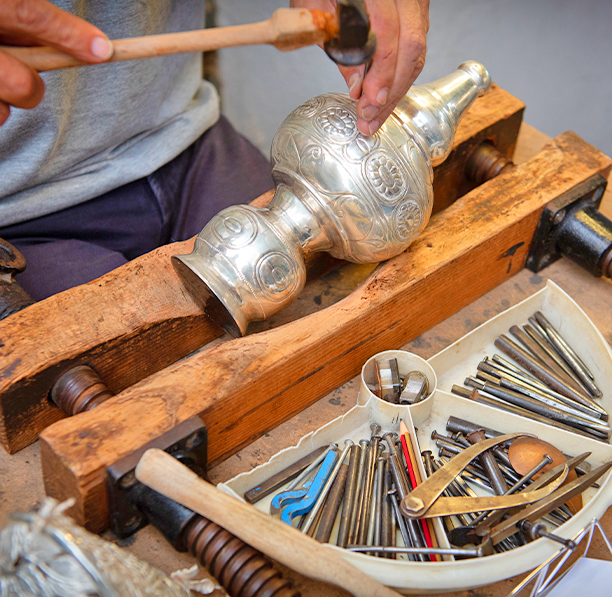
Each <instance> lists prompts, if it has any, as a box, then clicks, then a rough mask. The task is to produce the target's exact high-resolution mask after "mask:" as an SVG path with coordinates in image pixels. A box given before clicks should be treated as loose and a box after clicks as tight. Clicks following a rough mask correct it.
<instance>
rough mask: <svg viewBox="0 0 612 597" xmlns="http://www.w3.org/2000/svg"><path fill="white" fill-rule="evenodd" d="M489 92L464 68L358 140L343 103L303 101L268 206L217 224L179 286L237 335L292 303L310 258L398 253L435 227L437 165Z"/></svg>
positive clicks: (332, 96)
mask: <svg viewBox="0 0 612 597" xmlns="http://www.w3.org/2000/svg"><path fill="white" fill-rule="evenodd" d="M490 86H491V79H490V77H489V74H488V72H487V71H486V69H485V68H484V67H483V66H482V65H481V64H479V63H477V62H465V63H463V64H462V65H461V66H460V67H459V69H458V70H457V71H455V72H454V73H452V74H450V75H448V76H446V77H444V78H442V79H440V80H438V81H436V82H434V83H431V84H429V85H419V86H414V87H412V88H411V89H410V91H409V92H408V94H407V95H406V96H405V97H404V98H402V99H401V100H400V102H399V104H398V106H397V108H396V109H395V111H394V112H393V114H392V115H391V117H390V118H389V119H387V121H386V122H385V123H384V124H383V126H382V127H381V129H380V130H379V131H378V132H377V133H376V134H375V135H372V136H369V137H366V136H364V135H362V134H361V133H359V131H358V129H357V116H356V114H355V102H354V101H353V100H351V99H350V98H349V96H348V95H345V94H339V93H328V94H325V95H320V96H318V97H315V98H313V99H311V100H309V101H307V102H306V103H304V104H303V105H301V106H300V107H299V108H297V109H296V110H294V111H293V112H292V113H291V114H290V115H289V116H288V117H287V119H286V120H285V121H284V122H283V124H281V126H280V128H279V129H278V131H277V133H276V136H275V137H274V141H273V144H272V151H271V159H272V164H273V172H272V176H273V179H274V182H275V185H276V192H275V195H274V199H273V200H272V202H271V204H270V206H269V208H267V209H256V208H253V207H250V206H246V205H238V206H233V207H229V208H227V209H224V210H223V211H221V212H220V213H219V214H217V215H216V216H215V217H214V218H213V219H212V220H211V221H210V222H209V223H208V225H207V226H206V227H205V228H204V230H202V232H201V233H200V234H199V235H198V237H197V238H196V242H195V247H194V250H193V252H192V253H191V254H189V255H176V256H174V257H173V258H172V261H173V265H174V267H175V269H176V270H177V272H178V274H179V275H180V276H181V278H182V280H183V283H184V284H185V286H186V287H187V289H188V290H189V292H190V293H191V294H192V296H193V297H194V298H195V299H196V300H197V301H198V302H199V303H200V304H201V305H202V306H203V307H204V309H205V310H206V311H207V314H208V315H209V316H210V317H211V318H213V319H214V320H216V321H217V322H218V323H220V324H221V325H223V327H224V328H225V329H226V330H227V331H228V332H229V333H231V334H233V335H235V336H237V335H241V334H244V333H245V331H246V328H247V326H248V323H249V322H250V321H253V320H261V319H265V318H266V317H269V316H270V315H272V314H273V313H275V312H277V311H279V310H280V309H282V308H283V307H285V306H286V305H287V304H289V303H290V302H291V301H292V300H294V299H295V298H296V297H297V295H298V294H299V293H300V291H301V289H302V288H303V286H304V283H305V280H306V270H305V267H304V254H306V253H310V252H315V251H327V252H329V253H331V254H332V255H333V256H334V257H337V258H340V259H345V260H348V261H353V262H356V263H376V262H379V261H382V260H385V259H389V258H391V257H393V256H395V255H398V254H399V253H401V252H402V251H404V250H405V249H406V248H407V247H408V245H409V244H410V243H411V242H412V240H413V239H414V238H415V237H416V236H417V235H418V234H419V233H420V232H421V230H422V229H423V228H424V227H425V226H426V224H427V222H428V221H429V217H430V215H431V210H432V205H433V188H432V181H433V170H432V167H433V166H436V165H437V164H439V163H441V162H442V161H443V160H444V159H445V158H446V156H447V155H448V154H449V153H450V151H451V149H452V145H453V137H454V133H455V130H456V128H457V125H458V124H459V121H460V120H461V118H462V116H463V115H464V114H465V112H466V110H467V109H468V108H469V107H470V105H471V104H472V102H473V101H474V100H475V99H476V98H477V97H479V96H480V95H482V94H483V93H485V92H486V91H487V90H488V89H489V88H490Z"/></svg>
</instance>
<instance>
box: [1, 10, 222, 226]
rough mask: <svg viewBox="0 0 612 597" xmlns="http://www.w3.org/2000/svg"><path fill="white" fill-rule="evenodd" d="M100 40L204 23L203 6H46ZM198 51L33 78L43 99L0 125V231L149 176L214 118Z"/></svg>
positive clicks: (215, 105)
mask: <svg viewBox="0 0 612 597" xmlns="http://www.w3.org/2000/svg"><path fill="white" fill-rule="evenodd" d="M54 3H55V4H56V5H58V6H59V7H60V8H62V9H64V10H67V11H69V12H72V13H73V14H76V15H77V16H79V17H81V18H83V19H85V20H87V21H90V22H91V23H93V24H94V25H96V26H97V27H99V28H100V29H101V30H102V31H104V32H105V33H106V34H107V35H108V36H109V38H110V39H121V38H124V37H135V36H139V35H150V34H156V33H169V32H173V31H186V30H191V29H200V28H202V27H204V2H203V0H178V1H176V0H147V1H146V2H140V1H137V0H95V1H92V2H87V1H85V0H56V1H55V2H54ZM201 73H202V63H201V55H200V54H199V53H198V54H180V55H176V56H166V57H160V58H150V59H145V60H133V61H128V62H117V63H112V64H103V65H96V66H87V67H82V68H72V69H65V70H58V71H52V72H48V73H42V77H43V79H44V81H45V85H46V93H45V97H44V99H43V101H42V102H41V103H40V104H39V105H38V106H37V107H36V108H34V109H32V110H20V109H16V108H14V109H12V110H11V116H10V118H9V119H8V121H7V122H6V123H5V124H4V126H2V127H0V227H2V226H7V225H10V224H14V223H17V222H22V221H24V220H29V219H31V218H35V217H38V216H42V215H45V214H48V213H52V212H56V211H59V210H61V209H64V208H66V207H70V206H72V205H76V204H78V203H82V202H83V201H87V200H88V199H91V198H93V197H97V196H99V195H101V194H103V193H105V192H107V191H109V190H111V189H114V188H117V187H119V186H121V185H123V184H126V183H128V182H131V181H133V180H137V179H138V178H142V177H143V176H146V175H148V174H150V173H151V172H153V171H155V170H157V169H158V168H159V167H160V166H162V165H163V164H165V163H167V162H169V161H170V160H172V159H173V158H174V157H176V156H177V155H178V154H179V153H180V152H181V151H183V150H184V149H185V148H186V147H188V146H189V145H190V144H191V143H193V142H194V141H195V140H196V139H197V138H198V137H199V136H200V135H201V134H202V133H203V132H204V131H205V130H206V129H208V128H209V127H210V126H212V125H213V124H214V123H215V122H216V121H217V119H218V117H219V99H218V96H217V92H216V90H215V88H214V87H213V86H212V85H210V84H209V83H207V82H205V81H203V80H202V76H201Z"/></svg>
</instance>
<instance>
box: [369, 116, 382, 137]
mask: <svg viewBox="0 0 612 597" xmlns="http://www.w3.org/2000/svg"><path fill="white" fill-rule="evenodd" d="M379 128H380V122H378V120H372V122H370V135H373V134H374V133H375V132H376V131H378V129H379Z"/></svg>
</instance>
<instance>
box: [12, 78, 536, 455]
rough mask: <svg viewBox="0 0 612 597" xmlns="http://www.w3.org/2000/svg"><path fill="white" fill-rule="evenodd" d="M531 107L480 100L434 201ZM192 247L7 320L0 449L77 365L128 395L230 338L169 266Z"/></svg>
mask: <svg viewBox="0 0 612 597" xmlns="http://www.w3.org/2000/svg"><path fill="white" fill-rule="evenodd" d="M523 107H524V105H523V103H522V102H521V101H520V100H518V99H516V98H515V97H513V96H512V95H511V94H509V93H508V92H506V91H504V90H502V89H500V88H499V87H496V86H493V88H492V90H491V91H490V92H489V93H487V94H485V95H484V96H483V97H481V98H479V99H478V100H476V102H475V103H474V105H473V106H472V108H471V109H470V110H469V111H468V112H467V114H466V116H465V117H464V119H463V121H462V122H461V124H460V126H459V128H458V130H457V134H456V136H455V145H454V149H453V152H452V153H451V154H450V156H449V157H448V158H447V160H446V162H444V163H443V164H442V165H441V166H438V167H437V168H436V169H435V170H434V189H435V205H437V204H439V205H443V206H446V205H449V204H450V203H452V201H454V200H455V199H456V197H457V187H456V186H455V185H456V184H458V185H459V187H461V188H464V189H467V188H468V187H469V185H468V183H467V181H465V175H464V166H465V161H466V160H467V157H468V156H469V154H470V153H471V151H472V150H473V149H475V147H476V146H477V145H478V144H479V143H480V141H481V140H483V139H485V138H486V139H492V140H494V141H495V142H498V143H499V148H500V150H501V151H503V152H510V151H511V150H512V148H513V147H514V143H515V140H516V137H517V135H518V124H519V123H520V118H521V116H522V111H523ZM272 196H273V192H272V191H270V192H268V193H266V194H264V195H262V196H261V197H259V198H258V199H256V200H255V201H254V202H252V205H255V206H257V207H263V206H265V205H267V204H268V203H269V202H270V200H271V198H272ZM434 209H435V206H434ZM192 246H193V239H191V240H188V241H185V242H182V243H175V244H172V245H167V246H165V247H161V248H159V249H156V250H155V251H152V252H151V253H149V254H147V255H144V256H142V257H139V258H137V259H134V260H133V261H131V262H129V263H127V264H125V265H123V266H122V267H120V268H118V269H116V270H114V271H112V272H110V273H108V274H106V275H105V276H102V277H101V278H99V279H97V280H95V281H93V282H91V283H89V284H84V285H82V286H78V287H76V288H72V289H70V290H67V291H66V292H63V293H61V294H58V295H55V296H52V297H50V298H48V299H46V300H44V301H41V302H40V303H37V304H35V305H32V306H31V307H28V308H27V309H25V310H23V311H20V312H19V313H17V314H15V315H13V316H11V317H9V318H7V319H5V320H3V321H2V322H0V338H1V339H2V341H1V342H0V444H1V445H2V446H3V447H4V448H5V449H6V450H7V451H8V452H10V453H15V452H16V451H18V450H20V449H22V448H23V447H25V446H27V445H28V444H30V443H32V442H33V441H35V440H36V438H37V437H38V435H39V433H40V431H41V430H42V429H44V428H45V427H47V426H48V425H50V424H51V423H54V422H55V421H57V420H59V419H61V418H62V417H63V414H62V413H61V411H60V410H59V409H57V408H55V407H54V406H53V405H52V404H51V403H50V402H49V400H48V395H49V392H50V390H51V387H52V386H53V384H54V382H55V381H56V380H57V379H58V377H59V376H60V375H61V374H62V373H64V372H65V371H67V370H68V369H70V368H71V367H73V366H75V365H80V364H87V365H90V366H91V367H93V368H94V369H95V370H96V371H97V373H98V374H99V375H100V376H101V377H102V379H103V380H104V382H105V383H106V384H107V386H108V387H109V389H110V390H112V391H113V392H120V391H122V390H124V389H125V388H127V387H129V386H131V385H133V384H135V383H137V382H139V381H141V380H142V379H144V378H145V377H147V376H148V375H151V374H153V373H155V372H157V371H159V370H161V369H163V368H164V367H166V366H168V365H170V364H171V363H174V362H175V361H177V360H178V359H180V358H182V357H184V356H186V355H187V354H189V353H191V352H192V351H194V350H196V349H198V348H200V347H201V346H203V345H205V344H206V343H208V342H210V341H211V340H213V339H215V338H217V337H219V336H220V335H221V334H222V333H223V332H222V330H221V329H220V328H219V327H218V326H216V325H214V324H213V323H212V322H211V321H210V320H208V319H207V318H206V316H205V315H204V314H203V313H202V311H201V310H200V309H199V307H198V306H197V305H196V304H195V303H194V301H193V300H192V299H191V297H190V296H189V295H188V294H187V293H186V292H185V290H184V288H183V285H182V283H181V281H180V280H179V278H178V276H177V275H176V273H175V271H174V269H173V268H172V266H171V263H170V257H171V256H172V255H174V254H177V253H178V254H181V253H188V252H190V251H191V248H192ZM333 262H334V260H333V259H332V258H331V257H330V256H329V255H327V254H310V255H307V271H308V278H309V279H312V278H313V277H316V275H318V274H320V273H321V272H322V271H325V270H326V269H327V268H329V266H330V263H333ZM336 263H337V262H336Z"/></svg>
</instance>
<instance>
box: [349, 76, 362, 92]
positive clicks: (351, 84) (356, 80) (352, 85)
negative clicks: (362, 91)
mask: <svg viewBox="0 0 612 597" xmlns="http://www.w3.org/2000/svg"><path fill="white" fill-rule="evenodd" d="M360 81H361V75H360V74H359V73H353V74H352V75H351V76H350V78H349V80H348V88H349V93H350V92H351V91H353V89H354V88H355V86H356V85H357V84H358V83H359V82H360Z"/></svg>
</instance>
